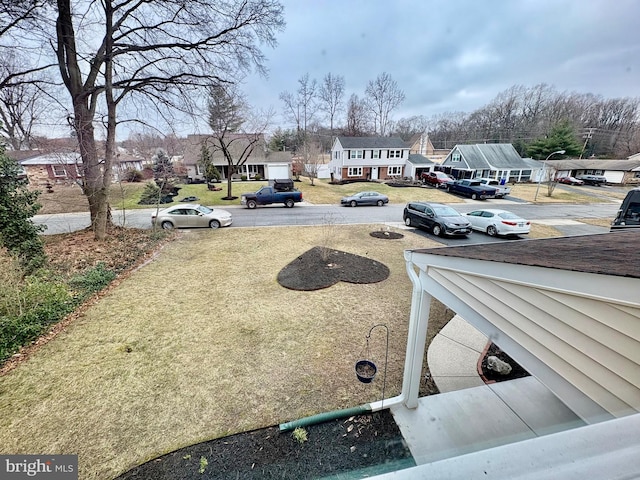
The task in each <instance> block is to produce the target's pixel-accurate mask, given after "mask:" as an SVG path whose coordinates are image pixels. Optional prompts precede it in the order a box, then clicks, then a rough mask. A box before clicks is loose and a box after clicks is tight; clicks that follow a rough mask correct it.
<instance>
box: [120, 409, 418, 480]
mask: <svg viewBox="0 0 640 480" xmlns="http://www.w3.org/2000/svg"><path fill="white" fill-rule="evenodd" d="M305 431H306V433H307V441H304V442H302V443H301V442H299V441H298V440H296V439H295V438H294V436H293V434H292V432H291V431H289V432H280V430H279V427H277V426H274V427H268V428H262V429H259V430H254V431H251V432H244V433H240V434H237V435H231V436H229V437H223V438H219V439H216V440H211V441H208V442H203V443H199V444H197V445H192V446H190V447H186V448H182V449H180V450H177V451H175V452H172V453H169V454H167V455H164V456H162V457H159V458H157V459H155V460H151V461H150V462H148V463H145V464H143V465H140V466H138V467H135V468H133V469H132V470H130V471H129V472H126V473H124V474H123V475H121V476H120V477H118V478H117V479H116V480H129V479H144V480H147V479H148V480H164V479H167V480H169V479H171V480H189V479H236V478H241V479H272V478H273V479H275V478H277V479H305V478H309V479H310V478H326V477H331V476H335V477H338V476H339V475H340V474H343V475H344V474H346V473H349V476H348V478H366V477H370V476H373V475H378V474H381V473H385V472H391V471H395V470H398V469H401V468H409V467H412V466H415V462H414V460H413V457H412V456H411V453H410V452H409V449H408V447H407V445H406V443H405V442H404V439H403V438H402V435H401V434H400V430H399V428H398V426H397V425H396V423H395V422H394V420H393V416H392V415H391V413H389V411H388V410H383V411H380V412H376V413H371V414H367V415H357V416H354V417H351V418H348V419H344V418H342V419H337V420H331V421H328V422H324V423H319V424H316V425H311V426H308V427H305ZM202 459H204V460H202ZM340 478H347V477H344V476H341V477H340Z"/></svg>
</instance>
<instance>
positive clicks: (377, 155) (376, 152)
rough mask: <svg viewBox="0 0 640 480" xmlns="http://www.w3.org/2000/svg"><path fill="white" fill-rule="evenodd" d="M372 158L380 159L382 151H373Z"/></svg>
mask: <svg viewBox="0 0 640 480" xmlns="http://www.w3.org/2000/svg"><path fill="white" fill-rule="evenodd" d="M371 158H380V150H371Z"/></svg>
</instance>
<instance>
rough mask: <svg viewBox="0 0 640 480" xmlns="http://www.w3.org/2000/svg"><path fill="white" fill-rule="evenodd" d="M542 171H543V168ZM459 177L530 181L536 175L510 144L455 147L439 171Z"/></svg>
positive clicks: (530, 164) (530, 165)
mask: <svg viewBox="0 0 640 480" xmlns="http://www.w3.org/2000/svg"><path fill="white" fill-rule="evenodd" d="M539 168H542V165H540V167H539ZM438 170H442V171H444V172H446V173H449V174H451V175H453V176H454V177H456V178H480V177H483V178H493V179H496V180H501V179H504V180H505V181H508V182H512V183H514V182H528V181H530V180H531V179H532V177H534V176H535V175H536V173H535V172H534V170H535V168H532V163H531V162H527V161H525V159H523V158H522V157H520V155H519V154H518V152H517V151H516V149H515V148H513V145H511V144H510V143H484V144H476V145H456V146H455V147H454V148H453V149H452V150H451V152H449V154H448V155H447V158H446V159H445V160H444V162H442V165H441V166H440V167H439V168H438Z"/></svg>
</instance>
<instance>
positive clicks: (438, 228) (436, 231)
mask: <svg viewBox="0 0 640 480" xmlns="http://www.w3.org/2000/svg"><path fill="white" fill-rule="evenodd" d="M431 231H432V232H433V234H434V235H435V236H436V237H439V236H440V235H442V227H441V226H440V225H438V224H437V223H436V224H435V225H434V226H433V228H432V229H431Z"/></svg>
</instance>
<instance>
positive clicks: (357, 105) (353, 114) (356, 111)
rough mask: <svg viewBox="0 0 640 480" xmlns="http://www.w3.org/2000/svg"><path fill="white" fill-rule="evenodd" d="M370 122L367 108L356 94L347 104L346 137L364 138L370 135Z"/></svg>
mask: <svg viewBox="0 0 640 480" xmlns="http://www.w3.org/2000/svg"><path fill="white" fill-rule="evenodd" d="M369 126H370V122H369V115H368V110H367V106H366V104H365V102H364V100H361V99H360V98H359V97H358V96H357V95H356V94H355V93H354V94H352V95H351V96H350V97H349V101H348V103H347V125H346V128H345V135H347V136H349V137H362V136H364V135H368V134H369V131H370V128H369Z"/></svg>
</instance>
